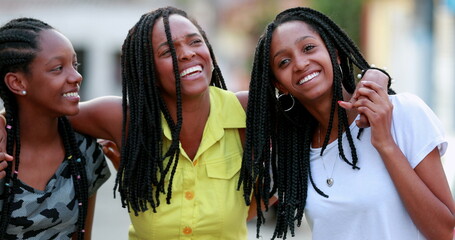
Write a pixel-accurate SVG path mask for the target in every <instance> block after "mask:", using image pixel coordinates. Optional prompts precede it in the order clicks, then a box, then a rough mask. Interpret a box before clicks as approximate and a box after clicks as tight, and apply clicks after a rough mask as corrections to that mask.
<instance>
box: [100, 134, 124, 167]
mask: <svg viewBox="0 0 455 240" xmlns="http://www.w3.org/2000/svg"><path fill="white" fill-rule="evenodd" d="M98 143H99V144H101V146H102V147H103V152H104V155H106V157H108V158H109V159H110V160H111V162H112V164H113V165H114V167H115V169H118V167H119V166H120V150H119V149H118V146H117V144H115V143H114V142H113V141H109V140H104V139H99V140H98Z"/></svg>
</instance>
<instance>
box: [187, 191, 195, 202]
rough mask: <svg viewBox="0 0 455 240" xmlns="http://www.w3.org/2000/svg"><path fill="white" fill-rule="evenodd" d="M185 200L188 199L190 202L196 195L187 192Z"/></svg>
mask: <svg viewBox="0 0 455 240" xmlns="http://www.w3.org/2000/svg"><path fill="white" fill-rule="evenodd" d="M185 198H186V199H188V200H192V199H193V198H194V194H193V192H190V191H188V192H185Z"/></svg>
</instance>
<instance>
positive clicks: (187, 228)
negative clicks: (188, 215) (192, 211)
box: [183, 227, 193, 235]
mask: <svg viewBox="0 0 455 240" xmlns="http://www.w3.org/2000/svg"><path fill="white" fill-rule="evenodd" d="M192 232H193V229H191V228H190V227H184V228H183V233H184V234H186V235H188V234H191V233H192Z"/></svg>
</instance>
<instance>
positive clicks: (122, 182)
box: [114, 7, 226, 215]
mask: <svg viewBox="0 0 455 240" xmlns="http://www.w3.org/2000/svg"><path fill="white" fill-rule="evenodd" d="M172 14H178V15H181V16H183V17H185V18H188V19H189V20H190V21H191V22H192V23H193V24H194V25H195V26H196V27H197V29H198V30H199V32H200V33H201V35H202V37H203V38H204V41H205V44H206V45H207V47H208V49H209V51H210V56H211V57H212V62H213V66H214V70H213V75H212V79H211V83H210V85H212V86H216V87H219V88H222V89H226V84H225V82H224V79H223V76H222V75H221V70H220V68H219V67H218V64H217V62H216V60H215V55H214V54H213V50H212V47H211V46H210V43H209V41H208V39H207V37H206V34H205V32H204V31H203V30H202V29H201V27H200V26H199V24H198V23H197V22H196V21H195V20H193V19H191V18H189V17H188V16H187V14H186V12H184V11H182V10H180V9H176V8H174V7H165V8H159V9H156V10H154V11H152V12H149V13H146V14H144V15H142V17H141V18H140V20H139V21H138V22H137V23H136V25H135V26H134V27H133V28H132V29H131V30H130V31H129V33H128V36H127V37H126V39H125V41H124V43H123V47H122V56H121V64H122V79H123V80H122V84H123V89H122V92H123V119H124V120H123V136H122V149H121V156H122V161H121V163H120V167H119V170H118V172H117V178H116V184H115V187H114V191H115V189H117V188H118V191H119V192H120V196H121V200H122V205H123V207H125V206H128V211H131V209H132V210H133V211H134V213H135V214H136V215H137V214H138V212H143V211H146V210H148V208H149V206H148V204H150V207H151V208H152V210H153V211H154V212H156V208H157V207H158V206H159V205H160V200H159V196H160V194H166V202H167V204H170V199H171V196H172V181H173V177H174V174H175V171H176V168H177V164H178V159H179V153H180V149H179V135H180V129H181V126H182V121H183V120H182V99H181V89H180V76H179V71H178V63H177V55H176V51H175V47H174V45H173V43H172V42H173V40H172V36H171V31H170V27H169V16H170V15H172ZM161 19H163V22H164V26H165V33H166V38H167V43H168V45H169V46H170V51H171V55H172V62H173V70H174V76H175V80H176V95H177V101H176V102H177V120H176V121H175V122H174V120H173V119H172V118H171V114H170V112H169V110H168V107H167V106H166V103H165V102H164V100H163V98H162V96H161V93H160V89H159V88H158V87H157V84H158V79H157V74H156V68H157V67H158V66H156V64H155V62H154V60H153V50H152V38H153V36H152V29H153V26H154V25H155V24H156V23H157V22H158V21H159V20H161ZM161 114H163V115H164V118H165V120H166V123H167V124H168V125H169V128H170V129H171V134H172V143H171V145H170V147H169V149H167V150H165V151H164V152H163V149H162V148H163V139H162V138H163V128H162V123H161ZM128 116H129V123H128V127H127V124H126V119H127V117H128ZM126 132H128V134H126ZM168 174H170V176H169V177H170V180H169V184H168V186H167V189H165V178H166V177H167V175H168Z"/></svg>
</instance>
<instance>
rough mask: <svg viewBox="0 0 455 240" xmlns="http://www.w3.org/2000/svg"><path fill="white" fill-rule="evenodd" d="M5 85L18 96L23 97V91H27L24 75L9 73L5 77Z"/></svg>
mask: <svg viewBox="0 0 455 240" xmlns="http://www.w3.org/2000/svg"><path fill="white" fill-rule="evenodd" d="M5 84H6V86H7V87H8V88H9V90H10V91H11V92H13V93H14V94H16V95H23V94H22V91H24V90H26V88H27V87H26V82H25V81H24V76H23V73H18V72H16V73H14V72H9V73H7V74H6V75H5Z"/></svg>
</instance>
